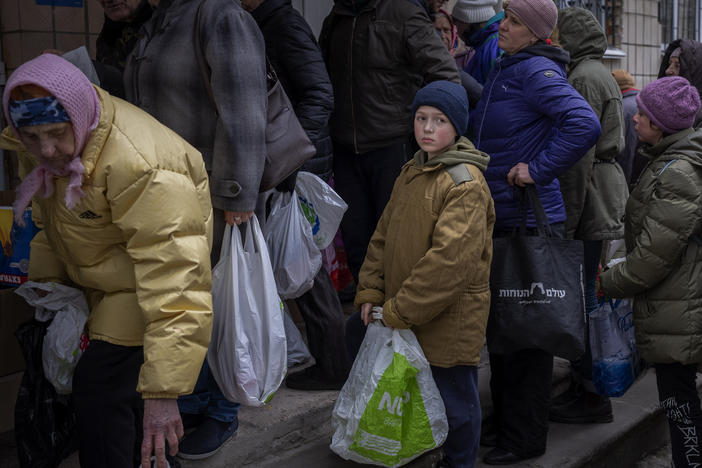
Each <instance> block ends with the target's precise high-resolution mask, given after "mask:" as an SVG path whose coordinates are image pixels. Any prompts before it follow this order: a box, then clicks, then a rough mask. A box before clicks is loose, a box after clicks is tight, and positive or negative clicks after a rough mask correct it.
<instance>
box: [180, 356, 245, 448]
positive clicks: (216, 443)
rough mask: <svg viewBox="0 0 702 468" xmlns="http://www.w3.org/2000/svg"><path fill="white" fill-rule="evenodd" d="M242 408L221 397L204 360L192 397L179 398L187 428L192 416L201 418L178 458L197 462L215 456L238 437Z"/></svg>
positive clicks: (183, 441) (181, 446)
mask: <svg viewBox="0 0 702 468" xmlns="http://www.w3.org/2000/svg"><path fill="white" fill-rule="evenodd" d="M239 406H240V405H239V403H234V402H231V401H229V400H227V399H226V397H225V396H224V394H222V391H221V390H220V388H219V385H218V384H217V382H216V381H215V379H214V376H213V375H212V372H210V367H209V364H208V363H207V359H205V362H204V363H203V364H202V369H200V375H199V376H198V379H197V383H196V384H195V389H194V390H193V393H191V394H190V395H183V396H181V397H180V398H178V408H179V409H180V412H181V414H182V416H183V420H184V425H185V421H187V420H193V418H192V417H193V416H201V418H195V420H196V421H197V427H196V429H195V430H194V431H193V432H191V433H189V434H187V435H186V436H185V438H184V439H183V440H182V441H181V443H180V445H179V452H178V456H179V457H181V458H185V459H192V460H198V459H201V458H207V457H209V456H211V455H214V454H215V453H216V452H217V450H219V449H220V448H221V447H222V445H223V444H224V443H225V442H226V441H227V440H229V439H230V438H231V437H232V436H233V435H234V434H235V433H236V431H237V429H238V427H239V421H238V418H237V416H238V413H239Z"/></svg>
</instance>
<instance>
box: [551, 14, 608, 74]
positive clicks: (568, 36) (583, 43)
mask: <svg viewBox="0 0 702 468" xmlns="http://www.w3.org/2000/svg"><path fill="white" fill-rule="evenodd" d="M558 42H559V43H560V45H561V47H563V49H565V50H567V51H568V52H569V53H570V65H571V66H572V67H575V66H577V64H578V63H579V62H581V61H582V60H585V59H595V60H599V59H601V58H602V56H603V55H604V53H605V51H606V50H607V37H606V36H605V33H604V31H603V30H602V26H601V25H600V23H599V22H598V21H597V19H596V18H595V17H594V16H593V14H592V13H590V11H588V10H585V9H583V8H575V7H573V8H565V9H563V10H560V11H559V12H558Z"/></svg>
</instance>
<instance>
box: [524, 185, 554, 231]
mask: <svg viewBox="0 0 702 468" xmlns="http://www.w3.org/2000/svg"><path fill="white" fill-rule="evenodd" d="M518 190H519V211H520V213H521V215H522V220H521V223H520V224H519V235H521V236H525V235H526V233H527V215H528V213H529V206H531V209H532V212H533V213H534V219H535V221H536V232H537V233H538V234H539V236H541V237H553V231H552V230H551V225H550V224H549V222H548V216H546V210H544V206H543V205H542V204H541V200H540V199H539V194H538V192H537V191H536V187H535V186H534V185H533V184H528V185H527V186H526V187H520V188H519V189H518Z"/></svg>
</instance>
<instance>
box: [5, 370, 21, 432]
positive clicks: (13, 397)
mask: <svg viewBox="0 0 702 468" xmlns="http://www.w3.org/2000/svg"><path fill="white" fill-rule="evenodd" d="M22 374H24V372H16V373H14V374H10V375H6V376H4V377H0V432H5V431H9V430H12V429H14V427H15V402H16V401H17V392H18V391H19V387H20V383H22Z"/></svg>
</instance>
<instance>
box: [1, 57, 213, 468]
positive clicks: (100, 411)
mask: <svg viewBox="0 0 702 468" xmlns="http://www.w3.org/2000/svg"><path fill="white" fill-rule="evenodd" d="M3 110H4V111H5V115H6V116H7V121H8V123H9V128H7V129H5V131H4V132H3V135H2V139H1V140H0V144H1V146H2V147H3V148H6V149H13V150H17V151H19V152H20V154H21V155H22V156H21V159H22V161H21V163H22V166H24V167H25V168H26V171H25V172H27V173H26V174H25V175H24V179H23V181H22V183H21V184H20V186H19V187H18V189H17V198H16V201H15V205H14V209H15V217H16V218H17V217H18V216H21V213H22V212H23V211H24V208H25V207H26V206H27V205H28V204H29V202H30V200H31V199H32V198H33V199H34V204H35V206H37V205H38V207H39V209H38V210H34V216H35V218H36V219H35V222H36V223H37V225H39V226H40V227H41V228H43V230H42V231H41V232H39V233H38V234H37V235H36V237H35V238H34V240H33V241H32V244H31V256H30V270H29V277H30V280H33V281H55V282H60V283H64V284H69V285H73V286H76V287H79V288H82V289H83V290H84V291H85V293H86V297H87V299H88V303H89V305H90V309H91V310H90V317H89V319H88V332H89V337H90V340H91V341H90V345H89V346H88V348H87V349H86V351H85V353H84V354H83V355H82V357H81V359H80V361H79V362H78V366H77V367H76V370H75V375H74V380H73V392H74V402H75V407H76V413H77V418H78V429H79V440H80V461H81V465H82V466H107V465H108V464H109V466H133V464H134V461H135V460H138V459H140V458H141V460H142V463H143V464H144V466H149V465H150V463H149V458H150V456H151V455H152V453H155V454H156V458H157V462H158V466H165V463H166V461H165V442H166V441H167V442H168V447H169V449H170V452H171V454H172V455H175V454H176V453H177V450H178V440H179V438H181V437H182V436H183V427H182V423H181V419H180V415H179V413H178V406H177V400H176V399H177V397H178V396H179V395H184V394H188V393H190V392H191V391H192V389H193V387H194V385H195V381H196V379H197V376H198V373H199V371H200V367H201V365H202V363H203V360H204V358H205V353H206V351H207V345H208V343H209V339H210V332H211V327H212V298H211V275H210V256H209V250H210V245H211V241H212V239H211V237H212V208H211V205H210V195H209V186H208V180H207V173H206V172H205V165H204V163H203V160H202V158H201V155H200V153H198V152H197V150H195V149H194V148H193V147H192V146H190V145H189V144H188V143H187V142H185V141H184V140H183V139H181V138H180V137H179V136H177V135H176V134H175V133H174V132H172V131H171V130H169V129H168V128H166V127H165V126H163V125H161V124H160V123H158V122H157V121H156V120H155V119H154V118H152V117H151V116H149V115H148V114H147V113H145V112H143V111H141V110H139V109H137V108H136V107H133V106H132V105H130V104H127V103H126V102H124V101H122V100H120V99H117V98H113V97H112V96H110V95H109V94H108V93H106V92H105V91H103V90H102V89H99V88H96V87H93V86H92V85H91V84H90V82H89V81H88V79H87V78H86V77H85V76H84V75H83V74H82V73H81V72H80V71H79V70H78V69H77V68H76V67H74V66H73V65H71V64H70V63H68V62H67V61H65V60H64V59H62V58H60V57H58V56H55V55H48V54H47V55H41V56H39V57H37V58H35V59H33V60H31V61H29V62H27V63H25V64H24V65H22V66H20V67H19V68H18V69H17V70H16V71H15V72H14V73H13V74H12V75H11V76H10V79H9V80H8V82H7V86H6V88H5V92H4V95H3ZM18 139H19V140H18ZM142 400H143V403H142ZM142 409H143V412H144V415H143V441H142V448H141V453H135V452H138V450H135V449H134V446H135V442H138V441H137V440H136V437H138V434H139V430H140V426H141V424H142V419H141V416H140V414H141V411H142ZM108 460H109V463H108Z"/></svg>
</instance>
